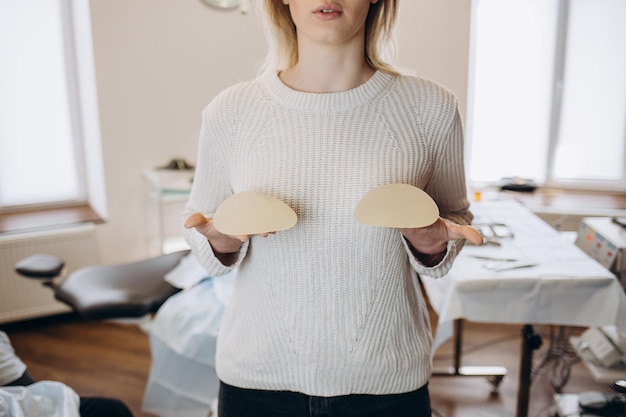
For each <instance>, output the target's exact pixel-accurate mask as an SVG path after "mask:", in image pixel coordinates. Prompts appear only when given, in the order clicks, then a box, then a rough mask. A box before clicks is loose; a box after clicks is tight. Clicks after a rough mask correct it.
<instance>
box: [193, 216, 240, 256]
mask: <svg viewBox="0 0 626 417" xmlns="http://www.w3.org/2000/svg"><path fill="white" fill-rule="evenodd" d="M185 227H186V228H187V229H192V228H193V229H196V231H197V232H198V233H200V234H201V235H203V236H204V237H206V238H207V240H208V241H209V244H210V245H211V247H212V248H213V251H214V252H216V254H224V255H225V254H232V253H236V252H238V251H239V249H240V248H241V246H242V245H243V242H245V241H247V240H248V239H249V238H250V236H248V235H242V236H230V235H225V234H223V233H220V232H219V231H218V230H217V229H216V228H215V226H214V225H213V219H211V218H208V217H204V216H203V215H202V214H201V213H193V214H192V215H191V216H189V217H188V218H187V220H185Z"/></svg>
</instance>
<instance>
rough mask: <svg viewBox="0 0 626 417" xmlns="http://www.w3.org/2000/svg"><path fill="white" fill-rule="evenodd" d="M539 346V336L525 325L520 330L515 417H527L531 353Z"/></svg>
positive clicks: (530, 327) (529, 326)
mask: <svg viewBox="0 0 626 417" xmlns="http://www.w3.org/2000/svg"><path fill="white" fill-rule="evenodd" d="M540 346H541V336H540V335H538V334H537V333H535V331H534V330H533V326H531V325H530V324H527V325H525V326H524V328H523V329H522V355H521V360H520V373H519V386H518V388H517V413H516V417H528V404H529V401H530V382H531V377H532V362H533V351H534V350H537V349H539V347H540Z"/></svg>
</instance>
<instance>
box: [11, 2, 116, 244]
mask: <svg viewBox="0 0 626 417" xmlns="http://www.w3.org/2000/svg"><path fill="white" fill-rule="evenodd" d="M54 1H55V2H56V3H57V6H58V8H59V16H60V23H61V27H62V34H61V36H62V42H63V52H64V56H63V61H64V63H65V78H66V86H67V97H68V109H69V114H70V120H69V123H70V130H71V134H72V146H73V150H74V164H75V167H76V171H77V182H78V193H77V198H75V199H69V200H57V201H52V202H43V203H34V204H24V205H12V206H1V205H0V224H2V225H3V227H2V228H0V233H4V232H12V231H13V227H12V226H10V225H11V224H14V223H15V222H14V221H13V220H12V219H16V218H28V217H29V216H30V217H33V218H35V217H41V214H42V213H60V212H65V213H78V214H72V215H69V216H66V215H64V216H61V217H59V220H58V225H59V226H66V225H67V224H68V223H74V222H75V223H83V222H95V223H102V222H104V221H105V220H106V218H107V201H106V189H105V181H104V168H103V158H102V149H101V148H102V146H101V145H102V144H101V136H100V121H99V109H98V101H97V87H96V77H95V63H94V54H93V40H92V39H93V37H92V29H91V16H90V5H89V0H54ZM55 216H57V217H58V214H55V215H51V216H49V217H50V219H48V220H46V221H43V222H41V223H42V224H43V225H45V227H46V228H49V227H53V226H54V223H55V220H54V217H55ZM68 219H76V220H75V221H72V220H69V221H68ZM7 224H8V225H9V226H7ZM33 226H34V227H35V228H36V227H37V223H36V224H34V225H33ZM17 229H20V227H17ZM31 229H32V228H31Z"/></svg>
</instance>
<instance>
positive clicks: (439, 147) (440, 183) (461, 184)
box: [405, 88, 473, 278]
mask: <svg viewBox="0 0 626 417" xmlns="http://www.w3.org/2000/svg"><path fill="white" fill-rule="evenodd" d="M438 90H439V94H435V95H433V96H434V97H435V98H434V99H433V102H434V103H435V106H431V108H433V107H434V108H435V109H436V110H437V113H438V114H437V115H436V116H437V117H435V111H433V110H431V113H428V112H424V113H425V114H426V115H428V116H429V117H428V120H425V121H424V122H423V126H424V130H425V132H424V134H425V135H426V137H428V140H429V141H430V145H431V148H430V149H431V152H432V155H431V158H432V163H433V169H432V175H431V177H430V179H429V181H428V183H427V185H426V187H425V189H424V191H426V192H427V193H428V194H429V195H430V196H431V197H432V198H433V199H434V200H435V202H436V203H437V206H438V207H439V213H440V214H439V215H440V216H441V217H442V218H445V219H447V220H450V221H452V222H455V223H458V224H463V225H466V224H471V222H472V218H473V216H472V213H471V211H470V210H469V201H468V199H467V188H466V180H465V166H464V150H463V148H464V143H463V141H464V137H463V124H462V120H461V116H460V114H459V109H458V104H457V100H456V97H454V96H453V95H452V93H450V92H448V91H447V90H445V89H443V88H439V89H438ZM464 243H465V241H464V240H456V241H450V242H448V246H447V253H446V256H445V257H444V258H443V259H442V261H441V262H440V263H439V264H437V265H434V266H432V267H426V266H424V265H422V264H421V263H420V262H419V261H418V260H417V259H416V258H415V256H413V255H412V254H411V251H410V248H409V247H408V244H407V243H406V242H405V246H406V250H407V251H408V253H409V257H410V258H409V259H410V261H411V265H412V266H413V268H415V270H416V272H417V273H418V274H426V275H429V276H431V277H434V278H440V277H442V276H444V275H446V274H447V273H448V271H449V270H450V268H451V267H452V264H453V262H454V259H455V258H456V256H457V254H458V253H459V251H460V250H461V249H462V247H463V245H464Z"/></svg>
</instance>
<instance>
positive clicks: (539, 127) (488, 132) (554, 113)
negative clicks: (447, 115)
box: [466, 0, 626, 191]
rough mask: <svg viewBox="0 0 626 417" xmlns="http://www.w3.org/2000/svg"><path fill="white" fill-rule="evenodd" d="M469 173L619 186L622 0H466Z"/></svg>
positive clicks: (624, 132) (623, 168)
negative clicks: (468, 1)
mask: <svg viewBox="0 0 626 417" xmlns="http://www.w3.org/2000/svg"><path fill="white" fill-rule="evenodd" d="M471 27H472V29H471V32H472V33H471V41H470V57H471V58H470V59H471V62H470V77H469V91H468V117H467V123H466V124H467V139H468V146H467V149H468V177H469V180H470V182H472V183H473V184H477V183H483V184H490V183H497V182H498V181H499V180H500V179H501V178H502V177H516V176H518V177H524V178H532V179H534V180H535V181H536V182H537V183H539V184H541V185H545V186H550V187H558V188H570V189H587V190H612V191H626V48H624V39H626V2H625V1H623V0H473V3H472V22H471Z"/></svg>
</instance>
